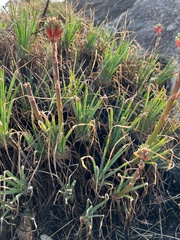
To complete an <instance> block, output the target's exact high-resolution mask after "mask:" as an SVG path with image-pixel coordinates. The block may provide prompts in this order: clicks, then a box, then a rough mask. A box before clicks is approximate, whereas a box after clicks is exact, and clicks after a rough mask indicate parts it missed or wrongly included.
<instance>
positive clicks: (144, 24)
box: [73, 0, 180, 56]
mask: <svg viewBox="0 0 180 240" xmlns="http://www.w3.org/2000/svg"><path fill="white" fill-rule="evenodd" d="M78 1H79V6H78V8H82V7H86V11H87V12H88V11H89V9H92V10H93V11H94V12H95V21H96V22H102V21H103V20H104V19H105V18H106V16H107V15H108V19H109V22H110V27H112V28H113V27H115V26H116V24H117V22H118V20H119V18H121V21H120V25H119V26H120V27H121V26H122V25H123V24H124V19H125V18H126V20H127V24H128V30H130V31H133V32H134V36H136V39H137V41H138V42H139V43H140V45H141V46H142V47H143V48H145V49H148V48H149V46H150V45H152V44H153V40H154V42H155V39H153V38H154V36H155V32H154V25H155V24H157V23H161V24H162V25H163V26H164V31H163V33H162V34H161V35H162V36H161V37H162V39H161V43H160V45H159V52H160V53H163V54H166V56H172V55H174V56H177V54H178V50H177V47H176V45H175V36H176V34H177V33H178V32H180V13H179V9H180V1H179V0H150V1H149V0H91V1H88V0H78ZM73 2H76V0H73Z"/></svg>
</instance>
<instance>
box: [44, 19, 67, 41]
mask: <svg viewBox="0 0 180 240" xmlns="http://www.w3.org/2000/svg"><path fill="white" fill-rule="evenodd" d="M45 31H46V34H47V36H48V38H49V40H50V41H51V42H56V41H57V40H58V39H59V38H60V37H61V35H62V32H63V29H62V27H61V22H60V21H58V20H57V19H56V18H55V17H52V18H49V19H48V20H47V22H46V24H45Z"/></svg>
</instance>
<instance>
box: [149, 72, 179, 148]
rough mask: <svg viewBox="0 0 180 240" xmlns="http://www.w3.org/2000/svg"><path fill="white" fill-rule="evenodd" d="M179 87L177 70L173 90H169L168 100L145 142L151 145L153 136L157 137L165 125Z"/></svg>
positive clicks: (177, 95)
mask: <svg viewBox="0 0 180 240" xmlns="http://www.w3.org/2000/svg"><path fill="white" fill-rule="evenodd" d="M179 88H180V71H179V73H178V76H177V78H176V82H175V85H174V88H173V90H172V92H171V95H170V97H169V99H168V102H167V104H166V107H165V109H164V111H163V114H162V115H161V117H160V119H159V121H158V123H157V125H156V126H155V129H154V131H153V132H152V134H151V135H150V137H149V138H148V139H147V141H146V143H145V144H147V145H151V144H152V143H153V141H154V140H155V138H156V137H157V135H158V134H159V132H160V131H161V129H162V128H163V126H164V125H165V123H166V121H167V118H168V115H169V112H170V110H171V108H172V105H173V103H174V101H175V100H176V99H177V98H178V97H179V96H180V93H178V91H179Z"/></svg>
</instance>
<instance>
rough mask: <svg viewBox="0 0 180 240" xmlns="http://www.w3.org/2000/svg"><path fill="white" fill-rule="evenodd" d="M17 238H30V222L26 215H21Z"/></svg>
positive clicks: (30, 239)
mask: <svg viewBox="0 0 180 240" xmlns="http://www.w3.org/2000/svg"><path fill="white" fill-rule="evenodd" d="M17 235H18V238H19V240H32V239H33V238H32V237H33V234H32V224H31V221H30V220H29V218H28V217H26V216H23V217H21V223H20V225H19V227H18V229H17Z"/></svg>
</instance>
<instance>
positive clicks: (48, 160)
mask: <svg viewBox="0 0 180 240" xmlns="http://www.w3.org/2000/svg"><path fill="white" fill-rule="evenodd" d="M83 15H84V12H78V13H77V12H76V11H75V10H73V8H72V6H71V5H70V4H69V2H68V1H65V2H63V3H58V2H52V3H49V1H47V4H45V3H44V1H38V2H37V1H33V0H32V1H30V2H28V1H17V4H14V2H13V1H10V3H9V4H8V6H7V8H6V11H4V10H2V13H1V19H0V20H1V22H0V33H1V34H0V64H1V68H0V216H1V223H0V224H1V228H0V230H1V232H0V239H17V238H18V239H19V240H22V239H24V240H25V239H26V240H31V239H38V238H40V237H42V236H43V234H47V235H49V236H51V238H52V239H109V240H111V239H140V238H139V237H140V234H142V233H144V232H143V230H142V231H141V230H140V229H138V230H137V229H136V228H133V227H132V226H137V223H138V224H139V223H142V222H143V221H142V219H146V218H148V211H149V212H150V210H148V211H147V209H149V208H148V207H150V204H149V203H148V202H149V199H150V201H152V199H153V197H154V199H155V198H156V197H157V195H161V196H162V197H163V194H165V190H163V189H164V184H163V172H164V170H165V171H168V170H170V169H171V168H173V166H174V163H175V162H177V161H178V157H177V156H176V154H175V152H176V150H177V149H178V146H179V137H178V133H177V129H178V128H179V121H178V119H177V117H176V115H177V114H178V112H179V106H178V103H177V99H178V97H179V92H178V91H179V87H180V73H178V74H176V73H175V67H176V62H175V60H173V59H169V60H168V61H167V63H166V65H163V64H162V63H161V61H160V59H161V57H160V56H159V55H158V54H157V52H156V50H157V49H155V48H154V49H153V51H152V52H151V53H149V52H148V53H147V52H145V51H144V53H143V54H142V49H140V47H139V46H137V45H136V42H135V41H134V40H132V37H131V36H130V33H129V32H128V31H125V30H124V31H123V32H120V31H118V30H116V31H115V32H112V31H110V30H108V29H105V28H104V27H102V26H95V25H94V23H93V20H92V19H91V20H89V19H86V18H85V17H84V16H83ZM158 33H159V31H158ZM156 37H157V43H159V44H160V39H159V38H160V35H159V34H158V36H156ZM157 47H158V45H157V44H156V48H157ZM174 75H176V76H177V79H176V83H175V86H174V88H173V91H172V93H167V90H166V88H165V85H166V83H167V82H168V81H170V79H171V78H172V77H174ZM171 110H172V111H171ZM152 196H153V197H152ZM154 199H153V201H155V200H154ZM159 201H160V200H159ZM162 202H163V200H162ZM173 203H175V204H176V207H178V200H177V202H176V199H174V200H173ZM156 205H157V206H159V205H158V204H156ZM176 207H175V210H174V212H175V211H176ZM162 210H163V211H166V206H165V207H164V209H162ZM163 211H162V212H163ZM175 215H176V214H175ZM142 228H143V227H142ZM144 229H145V228H144ZM146 232H147V234H149V232H148V231H147V230H146ZM158 234H159V233H158V232H156V233H155V236H159V235H158ZM144 236H145V233H144ZM1 237H2V238H1ZM42 238H43V237H42ZM42 238H41V239H42ZM142 239H143V238H142Z"/></svg>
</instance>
